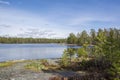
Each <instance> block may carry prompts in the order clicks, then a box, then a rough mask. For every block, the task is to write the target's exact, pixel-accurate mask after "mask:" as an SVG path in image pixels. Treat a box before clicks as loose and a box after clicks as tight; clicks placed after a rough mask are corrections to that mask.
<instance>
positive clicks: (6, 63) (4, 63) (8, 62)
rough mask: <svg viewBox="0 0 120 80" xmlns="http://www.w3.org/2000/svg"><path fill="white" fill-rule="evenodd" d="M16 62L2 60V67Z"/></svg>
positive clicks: (0, 65)
mask: <svg viewBox="0 0 120 80" xmlns="http://www.w3.org/2000/svg"><path fill="white" fill-rule="evenodd" d="M13 64H15V62H13V61H7V62H0V67H9V66H12V65H13Z"/></svg>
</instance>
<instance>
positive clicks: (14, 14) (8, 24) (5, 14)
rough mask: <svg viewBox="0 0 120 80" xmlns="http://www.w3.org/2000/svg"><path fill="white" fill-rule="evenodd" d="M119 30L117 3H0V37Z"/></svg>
mask: <svg viewBox="0 0 120 80" xmlns="http://www.w3.org/2000/svg"><path fill="white" fill-rule="evenodd" d="M99 28H102V29H104V28H106V29H108V28H118V29H120V0H0V36H6V37H33V38H66V37H67V36H68V35H69V33H71V32H72V33H75V34H76V33H78V32H82V31H83V30H86V31H88V32H89V31H90V29H95V30H98V29H99Z"/></svg>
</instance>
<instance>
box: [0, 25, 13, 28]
mask: <svg viewBox="0 0 120 80" xmlns="http://www.w3.org/2000/svg"><path fill="white" fill-rule="evenodd" d="M0 27H4V28H10V27H11V25H7V24H0Z"/></svg>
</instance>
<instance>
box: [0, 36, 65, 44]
mask: <svg viewBox="0 0 120 80" xmlns="http://www.w3.org/2000/svg"><path fill="white" fill-rule="evenodd" d="M64 42H65V39H48V38H17V37H0V43H10V44H13V43H64Z"/></svg>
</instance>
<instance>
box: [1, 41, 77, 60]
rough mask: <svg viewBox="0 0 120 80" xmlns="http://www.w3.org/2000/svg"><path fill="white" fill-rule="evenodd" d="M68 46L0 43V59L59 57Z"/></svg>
mask: <svg viewBox="0 0 120 80" xmlns="http://www.w3.org/2000/svg"><path fill="white" fill-rule="evenodd" d="M69 47H73V48H78V47H79V46H68V45H61V44H53V43H52V44H0V61H6V60H19V59H43V58H60V57H61V56H62V54H63V51H64V49H67V48H69Z"/></svg>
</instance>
